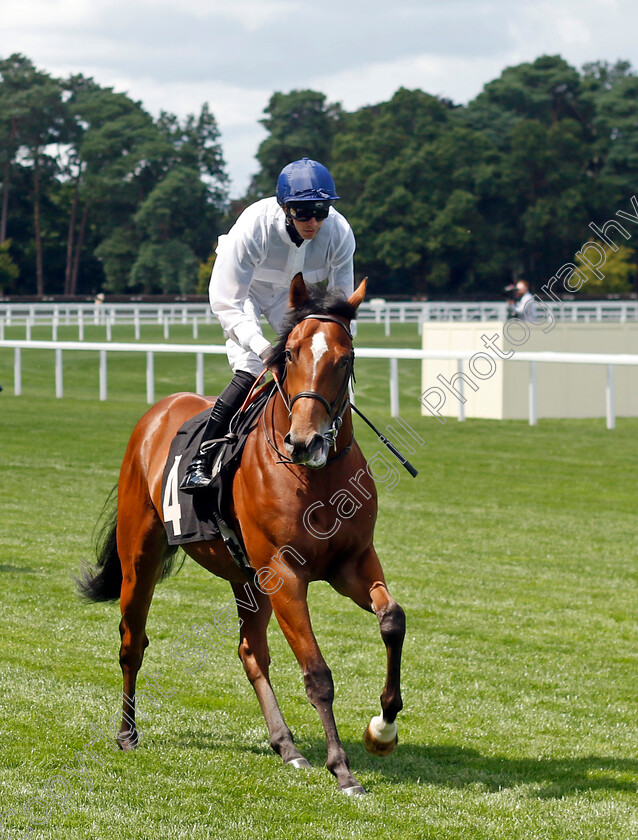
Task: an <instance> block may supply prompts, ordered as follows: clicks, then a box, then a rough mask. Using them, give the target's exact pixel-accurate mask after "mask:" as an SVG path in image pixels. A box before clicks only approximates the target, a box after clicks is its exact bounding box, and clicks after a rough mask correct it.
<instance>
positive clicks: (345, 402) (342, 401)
mask: <svg viewBox="0 0 638 840" xmlns="http://www.w3.org/2000/svg"><path fill="white" fill-rule="evenodd" d="M309 320H316V321H330V322H332V323H334V324H339V326H340V327H341V328H342V329H343V330H345V331H346V333H347V334H348V338H349V339H350V341H352V339H353V336H352V333H351V332H350V330H349V329H348V327H347V326H346V325H345V324H344V323H343V321H340V320H339V318H335V317H334V316H332V315H321V314H318V313H312V314H310V315H306V316H305V318H302V319H301V321H299V323H300V324H301V323H302V322H303V321H309ZM272 375H273V379H274V380H275V385H276V386H277V390H278V391H279V394H280V396H281V399H282V401H283V404H284V406H285V407H286V409H287V411H288V419H289V420H292V407H293V406H294V404H295V403H296V402H297V400H301V399H310V400H317V401H318V402H320V403H321V405H322V406H323V407H324V408H325V410H326V413H327V414H328V418H329V420H330V428H329V429H328V431H327V432H325V433H324V434H323V435H322V437H323V438H324V440H326V441H327V442H328V444H329V445H330V446H331V447H333V448H334V449H336V448H337V436H338V434H339V430H340V429H341V425H342V423H343V415H344V414H345V412H346V409H347V408H348V406H349V405H350V394H349V393H348V386H349V384H350V379H352V380H353V381H354V348H351V350H350V357H349V361H348V365H347V367H346V371H345V374H344V377H343V382H342V383H341V387H340V388H339V391H338V393H337V396H336V397H335V398H334V400H333V401H332V402H331V403H330V402H328V400H327V399H326V398H325V397H324V396H323V395H322V394H320V393H318V392H317V391H299V392H298V393H297V394H295V395H294V396H293V397H289V396H288V395H287V394H286V392H285V391H284V389H283V388H282V383H283V381H284V380H285V375H284V379H282V381H281V382H280V381H279V377H278V376H277V374H276V372H275V371H274V370H273V371H272ZM262 417H263V425H264V431H265V433H266V440H267V441H268V443H269V444H270V446H271V447H272V448H273V449H274V450H275V452H276V453H277V454H278V455H279V456H280V458H281V459H282V461H283V462H284V463H290V464H292V463H294V461H293V460H292V458H289V457H288V456H287V455H284V453H283V452H280V451H279V449H277V446H276V445H275V443H274V442H273V441H272V440H271V438H270V436H269V434H268V431H267V429H266V421H265V411H264V414H263V415H262ZM351 447H352V441H350V444H349V445H348V446H347V447H346V449H344V450H343V451H342V452H340V453H339V454H338V455H335V456H334V457H332V458H329V459H328V462H331V461H335V460H336V459H337V458H341V457H342V456H343V455H345V454H347V453H348V452H349V451H350V449H351Z"/></svg>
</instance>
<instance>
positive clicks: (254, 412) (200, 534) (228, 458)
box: [162, 382, 275, 579]
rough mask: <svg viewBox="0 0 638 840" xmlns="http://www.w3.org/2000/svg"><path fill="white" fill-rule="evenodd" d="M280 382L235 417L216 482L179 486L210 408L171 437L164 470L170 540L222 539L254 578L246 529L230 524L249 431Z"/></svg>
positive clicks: (218, 457)
mask: <svg viewBox="0 0 638 840" xmlns="http://www.w3.org/2000/svg"><path fill="white" fill-rule="evenodd" d="M274 387H275V383H274V382H269V383H267V384H266V385H264V386H262V387H261V388H260V389H259V390H258V391H257V392H256V394H255V397H254V399H253V400H252V402H250V403H249V404H248V406H246V407H245V408H244V410H243V411H242V412H241V413H238V414H236V415H235V416H234V417H233V419H232V421H231V433H230V434H227V435H226V437H225V438H223V442H222V443H221V444H220V445H219V446H218V450H217V454H216V455H215V458H214V461H213V470H212V473H213V481H212V483H211V485H210V486H209V487H207V488H206V489H203V490H200V491H199V492H197V493H194V494H192V495H191V494H189V493H184V492H182V491H181V490H180V489H179V485H180V482H181V480H182V478H183V476H184V473H185V472H186V467H187V466H188V464H190V462H191V460H192V459H193V458H194V457H195V455H196V454H197V452H198V451H199V447H200V444H201V441H202V437H203V433H204V428H205V426H206V421H207V419H208V416H209V413H210V409H206V410H205V411H202V412H200V413H199V414H196V415H195V416H194V417H191V418H190V420H187V421H186V422H185V423H184V424H183V425H182V426H180V428H179V429H178V431H177V434H176V435H175V437H174V438H173V440H172V442H171V447H170V450H169V453H168V459H167V461H166V466H165V467H164V472H163V475H162V514H163V518H164V527H165V529H166V536H167V538H168V542H169V545H186V544H187V543H192V542H200V541H202V540H206V541H208V540H217V539H220V537H221V539H223V540H224V542H225V543H226V545H227V547H228V549H229V551H230V553H231V554H232V556H233V558H234V560H235V562H237V564H238V565H239V567H240V568H241V569H242V570H243V571H244V572H245V573H246V574H247V575H248V577H249V578H251V579H252V577H253V574H252V572H253V570H252V569H251V567H250V564H249V563H248V560H247V559H246V553H245V550H244V546H243V541H242V539H241V534H236V533H235V532H234V531H233V530H232V528H231V527H230V526H229V525H228V524H227V523H228V520H229V515H228V512H229V509H230V501H231V493H232V486H233V476H234V475H235V472H236V471H237V468H238V466H239V463H240V461H241V456H242V452H243V451H244V446H245V444H246V440H247V438H248V435H249V434H250V432H251V431H252V430H253V429H254V428H255V426H256V424H257V421H258V420H259V416H260V414H261V412H262V410H263V408H264V406H265V404H266V403H267V402H268V399H269V398H270V395H271V393H272V391H273V388H274Z"/></svg>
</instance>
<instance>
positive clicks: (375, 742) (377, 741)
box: [363, 716, 399, 756]
mask: <svg viewBox="0 0 638 840" xmlns="http://www.w3.org/2000/svg"><path fill="white" fill-rule="evenodd" d="M398 743H399V735H398V727H397V724H396V721H393V722H392V723H385V721H384V720H383V717H381V716H379V717H373V718H372V720H371V721H370V723H369V724H368V727H367V729H366V731H365V732H364V733H363V745H364V747H365V748H366V750H367V751H368V752H369V753H370V755H378V756H383V755H390V753H391V752H393V750H394V748H395V747H396V745H397V744H398Z"/></svg>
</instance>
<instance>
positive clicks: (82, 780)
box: [0, 325, 638, 840]
mask: <svg viewBox="0 0 638 840" xmlns="http://www.w3.org/2000/svg"><path fill="white" fill-rule="evenodd" d="M12 329H15V330H16V332H15V333H14V334H12V333H11V332H10V331H9V330H7V338H11V337H16V338H17V337H20V338H21V337H23V335H24V330H23V329H22V330H21V329H18V328H12ZM66 329H67V328H61V329H60V333H59V337H60V338H61V339H64V338H67V339H75V338H76V336H77V333H76V331H75V330H73V329H71V328H69V329H68V333H67V332H65V330H66ZM153 329H154V330H155V332H153V333H151V332H147V330H153ZM188 335H189V331H188V329H187V328H186V327H182V328H179V329H178V328H174V329H172V331H171V340H176V341H185V340H188ZM33 337H34V338H36V337H37V338H46V337H50V331H48V334H47V330H46V329H44V328H42V332H41V333H39V334H38V331H37V330H34V332H33ZM86 338H87V339H102V338H103V330H102V331H101V333H100V334H99V335H98V334H97V332H96V333H95V334H91V332H90V330H89V329H87V332H86ZM113 338H114V340H131V339H132V328H125V327H122V328H118V329H116V330H114V334H113ZM219 339H220V334H219V332H217V331H215V329H214V328H213V327H210V328H208V332H206V330H204V328H203V327H202V328H201V330H200V341H215V342H218V341H219ZM142 340H143V341H148V340H157V341H161V340H163V339H162V334H161V330H160V329H159V328H157V327H155V328H150V327H149V328H145V329H143V332H142ZM190 340H192V336H191V339H190ZM358 343H359V344H360V345H372V344H379V345H380V344H384V343H386V344H391V345H392V346H411V345H416V344H417V336H416V329H415V328H414V327H411V326H402V327H394V326H393V335H392V337H391V339H389V340H386V339H384V338H383V336H382V334H381V329H380V328H379V327H376V326H374V325H369V326H368V325H362V326H361V328H360V332H359V338H358ZM144 364H145V363H144V357H143V356H142V355H140V356H135V355H133V354H122V355H117V356H116V355H115V354H113V355H112V356H109V400H108V401H107V402H103V403H100V402H99V401H98V399H97V393H98V364H97V354H91V353H83V352H80V353H74V354H71V353H69V354H67V356H65V398H64V399H62V400H56V399H55V397H54V386H53V354H52V353H50V352H44V351H42V352H40V351H28V352H27V351H24V353H23V395H22V396H21V397H14V396H13V393H12V390H13V389H12V376H13V354H12V351H7V350H0V383H1V384H2V385H4V389H5V390H4V392H3V393H2V394H0V440H1V450H0V451H1V453H2V470H1V472H0V487H1V490H2V528H1V530H0V584H1V586H2V590H1V591H2V601H1V603H2V610H1V612H0V641H1V645H2V648H1V649H2V655H1V661H0V720H1V722H2V738H1V740H0V782H1V785H2V787H1V789H2V800H1V802H0V819H2V820H3V822H2V823H0V825H1V826H2V829H0V837H3V836H6V837H8V838H26V837H32V838H36V840H40V839H41V840H45V838H51V840H62V838H64V840H89V838H90V840H124V838H126V840H151V838H153V840H154V838H162V840H164V838H165V839H166V840H177V838H180V839H181V838H188V840H204V838H233V837H242V838H260V839H261V838H281V840H289V839H290V840H292V838H307V839H308V840H315V838H316V840H320V838H321V840H324V838H339V840H341V838H353V837H354V838H370V837H375V838H397V837H406V838H415V839H416V838H418V840H550V838H551V840H578V838H587V840H599V839H600V840H603V838H604V840H631V838H637V837H638V808H637V804H636V803H637V799H636V794H637V786H638V756H637V740H638V739H637V726H636V721H637V705H638V704H637V702H636V698H637V696H638V677H637V674H638V667H637V666H638V657H637V655H636V631H637V630H638V614H637V612H638V609H637V604H638V598H637V594H638V592H637V590H638V568H637V563H636V557H637V554H638V539H637V533H638V512H637V506H636V475H637V473H638V447H637V446H636V440H637V438H638V421H636V420H623V419H620V420H619V421H618V427H617V428H616V429H615V430H614V431H607V430H606V429H605V424H604V420H591V421H582V420H579V421H577V420H566V421H549V420H542V421H540V423H539V425H538V426H536V427H534V428H530V427H529V426H527V425H526V424H525V423H521V422H513V421H510V422H490V421H467V422H466V423H458V422H456V421H452V420H450V421H449V422H447V423H446V424H445V425H441V424H439V423H438V422H436V421H435V420H432V419H426V418H422V417H421V416H420V414H419V405H418V402H417V397H418V394H419V393H420V390H421V389H420V380H419V376H418V372H419V367H418V363H403V362H402V363H401V364H400V375H401V415H402V417H403V418H404V419H405V420H406V421H407V422H408V423H409V424H410V425H411V426H412V427H413V428H414V429H416V430H417V431H418V432H419V434H420V435H421V436H422V437H423V438H424V439H425V441H426V443H425V445H424V446H422V447H420V448H419V449H418V451H417V453H416V454H415V455H414V456H411V460H412V461H413V462H414V463H415V465H416V466H417V467H418V469H419V470H420V475H419V477H418V478H417V479H416V480H414V479H412V478H411V477H410V476H409V475H408V474H407V472H402V474H401V480H400V482H399V484H398V485H397V486H396V487H395V488H394V489H393V490H391V491H389V490H387V489H384V488H380V493H379V496H380V515H379V521H378V526H377V539H376V545H377V549H378V551H379V555H380V557H381V558H382V561H383V564H384V568H385V571H386V576H387V578H388V581H389V585H390V588H391V591H392V592H393V594H394V596H395V597H396V598H397V600H398V601H399V602H400V603H401V604H402V605H403V607H404V608H405V610H406V613H407V621H408V632H407V637H406V645H405V655H404V678H403V694H404V702H405V708H404V711H403V712H402V714H401V715H400V718H399V739H400V743H399V747H398V748H397V750H396V751H395V752H394V753H393V754H392V755H391V756H389V757H387V758H385V759H377V758H373V757H372V756H369V755H368V754H367V753H366V751H365V749H364V747H363V744H362V733H363V730H364V728H365V726H366V725H367V723H368V721H369V719H370V717H371V716H372V715H373V714H377V713H378V711H379V700H378V697H379V694H380V692H381V689H382V685H383V678H384V672H385V653H384V649H383V645H382V642H381V639H380V636H379V633H378V629H377V622H376V620H375V618H374V617H373V616H370V615H368V614H366V613H364V612H362V611H361V610H358V608H357V607H355V606H354V604H352V603H351V602H349V601H346V600H345V599H344V598H342V597H340V596H339V595H337V594H336V593H335V592H333V591H332V590H331V589H330V588H329V587H328V586H327V585H325V584H315V585H314V587H312V588H311V598H310V607H311V613H312V616H313V622H314V627H315V630H316V634H317V637H318V639H319V642H320V645H321V647H322V650H323V653H324V655H325V657H326V660H327V661H328V664H329V665H330V667H331V668H332V671H333V675H334V679H335V685H336V702H335V714H336V718H337V723H338V725H339V729H340V734H341V736H342V739H343V742H344V745H345V747H346V749H347V751H348V753H349V756H350V760H351V764H352V767H353V770H354V772H355V774H356V775H357V777H358V778H359V780H360V781H361V782H362V784H363V785H364V786H365V787H366V788H367V790H368V791H369V795H368V796H366V797H359V798H356V799H352V798H348V797H345V796H343V795H342V794H340V793H338V791H337V789H336V782H335V780H334V779H333V777H332V776H331V775H330V774H329V773H328V771H327V770H326V769H325V767H324V766H323V765H324V761H325V742H324V739H323V732H322V729H321V726H320V723H319V719H318V716H317V715H316V713H315V711H314V709H312V707H311V706H310V705H309V704H308V702H307V700H306V699H305V695H304V690H303V681H302V678H301V674H300V671H299V668H298V666H297V663H296V661H295V660H294V657H293V655H292V653H291V651H290V649H289V648H288V647H287V645H286V643H285V641H284V639H283V636H282V634H281V632H280V631H279V628H278V627H277V625H276V622H275V621H274V620H273V622H272V624H271V629H270V635H269V638H270V643H271V649H272V657H273V664H272V677H273V684H274V687H275V691H276V692H277V694H278V697H279V700H280V704H281V706H282V710H283V712H284V715H285V717H286V719H287V721H288V723H289V725H290V727H291V729H292V730H293V732H294V734H295V738H296V740H297V743H298V745H299V747H300V749H301V751H302V752H303V753H304V754H305V755H306V756H307V758H308V759H309V760H310V761H311V763H312V764H313V769H312V770H311V771H308V772H304V771H294V770H292V769H290V768H284V767H283V766H282V765H281V762H280V759H279V758H278V757H277V756H276V755H274V754H273V753H272V752H271V750H270V748H269V746H268V740H267V733H266V727H265V723H264V721H263V718H262V716H261V712H260V710H259V707H258V704H257V700H256V698H255V696H254V693H253V691H252V688H251V687H250V685H249V683H248V681H247V680H246V678H245V676H244V672H243V668H242V667H241V664H240V662H239V660H238V658H237V656H236V650H235V649H236V644H235V640H234V639H228V640H227V641H226V642H225V645H224V646H223V647H221V648H219V649H218V650H217V651H216V652H214V653H212V652H211V655H210V656H209V658H208V661H207V663H206V665H205V667H203V668H202V669H201V670H200V671H199V672H197V673H196V674H189V673H187V672H186V669H185V667H184V666H183V664H182V663H179V662H176V660H175V659H174V658H172V657H171V652H170V651H171V645H172V644H173V643H174V642H175V641H176V640H177V639H178V638H179V637H180V636H181V635H183V634H185V633H188V632H189V630H190V628H191V626H192V625H193V624H194V623H196V624H202V623H204V622H206V621H209V620H210V617H211V615H212V613H213V612H214V611H215V610H216V609H218V608H219V607H220V606H222V605H223V604H225V603H227V602H228V601H229V600H230V588H229V587H228V585H227V584H225V583H224V582H223V581H221V580H218V579H216V578H213V577H212V576H210V575H209V574H208V573H206V572H205V571H204V570H203V569H201V568H200V567H198V566H197V565H196V564H195V563H193V562H192V561H191V560H187V561H186V562H185V564H184V566H183V568H182V570H181V571H180V572H179V574H177V575H176V576H174V577H172V578H170V579H169V580H167V581H166V582H164V583H163V584H161V585H160V586H159V587H158V589H157V590H156V595H155V599H154V601H153V606H152V608H151V614H150V618H149V624H148V635H149V637H150V641H151V644H150V647H149V649H148V651H147V654H146V658H145V661H144V666H143V672H142V673H146V674H148V673H151V672H154V671H159V672H161V683H162V685H163V686H164V688H165V689H166V692H167V694H171V696H170V697H166V699H165V700H164V701H163V704H162V706H161V708H157V709H155V708H151V709H149V712H148V720H145V721H142V722H141V729H142V733H143V737H142V742H141V745H140V747H139V749H138V750H137V751H136V752H134V753H129V754H123V753H121V752H116V751H113V750H112V749H111V748H110V746H109V745H108V744H107V743H106V742H104V741H102V740H99V739H98V740H97V741H96V742H95V744H94V746H93V748H92V751H93V755H92V756H91V755H90V754H89V753H88V752H87V751H84V757H85V769H84V770H82V768H81V766H80V765H79V764H78V759H77V753H78V752H79V753H82V752H83V750H84V748H85V745H87V744H89V743H90V742H91V741H93V740H94V739H95V738H96V737H97V736H96V731H95V729H96V728H97V729H98V730H99V729H103V730H104V729H106V728H107V726H108V721H109V718H110V717H111V716H112V715H113V714H114V713H115V712H117V711H118V708H119V692H120V689H121V684H120V671H119V665H118V662H117V654H118V648H119V634H118V629H117V626H118V621H119V609H118V606H117V605H98V604H92V603H85V602H82V601H81V600H80V599H79V598H78V596H77V595H76V594H75V591H74V584H73V579H72V576H73V574H74V573H77V572H78V570H79V569H80V566H81V563H82V561H83V559H90V557H91V536H92V531H93V527H94V524H95V521H96V519H97V517H98V514H99V512H100V510H101V508H102V505H103V503H104V500H105V498H106V496H107V494H108V492H109V490H110V489H111V487H112V486H113V485H114V483H115V482H116V480H117V473H118V470H119V464H120V461H121V458H122V455H123V452H124V448H125V445H126V442H127V440H128V436H129V434H130V432H131V430H132V428H133V426H134V424H135V422H136V420H137V419H138V417H139V416H140V415H141V414H142V413H143V411H145V410H146V405H145V402H144V400H145V382H144V375H145V367H144ZM387 371H388V366H387V362H376V361H364V360H361V361H359V362H358V363H357V398H358V404H359V405H360V407H361V408H362V409H363V410H364V411H365V412H366V413H367V414H369V416H370V418H371V419H372V420H373V421H374V422H376V423H377V424H378V425H379V426H380V427H381V428H383V427H384V426H385V425H386V423H388V422H390V418H389V415H388V403H389V400H388V385H387ZM227 379H228V371H227V367H226V362H225V360H224V359H222V358H219V359H217V358H215V359H213V358H208V359H207V360H206V390H207V391H209V392H210V393H215V392H216V391H218V390H219V389H220V388H221V387H222V386H223V385H224V383H225V382H226V381H227ZM194 384H195V365H194V359H192V358H186V357H169V356H166V357H163V356H158V357H157V358H156V398H157V399H159V398H160V397H162V396H163V395H165V394H168V393H170V392H172V391H177V390H183V389H192V388H193V387H194ZM357 437H358V439H359V440H360V442H361V444H362V447H363V449H364V452H365V453H367V454H368V456H371V455H372V454H373V453H374V452H375V451H376V450H377V448H378V444H377V443H376V442H375V440H374V437H373V435H372V433H371V432H369V430H368V429H367V427H365V426H363V425H362V424H361V423H360V422H359V423H358V425H357ZM2 830H4V835H3V834H2Z"/></svg>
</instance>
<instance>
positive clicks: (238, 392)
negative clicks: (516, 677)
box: [180, 158, 355, 493]
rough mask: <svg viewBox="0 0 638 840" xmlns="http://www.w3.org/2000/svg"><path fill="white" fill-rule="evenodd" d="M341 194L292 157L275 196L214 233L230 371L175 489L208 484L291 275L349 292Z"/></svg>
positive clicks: (316, 166)
mask: <svg viewBox="0 0 638 840" xmlns="http://www.w3.org/2000/svg"><path fill="white" fill-rule="evenodd" d="M338 198H339V196H338V195H337V192H336V188H335V183H334V180H333V178H332V175H331V174H330V172H329V171H328V170H327V169H326V167H325V166H323V165H322V164H321V163H318V162H317V161H314V160H310V159H309V158H303V159H302V160H296V161H293V163H289V164H288V165H287V166H285V167H284V168H283V169H282V170H281V173H280V175H279V178H278V180H277V190H276V196H274V197H272V198H264V199H262V200H261V201H257V202H255V204H251V205H250V207H247V208H246V210H244V212H243V213H242V214H241V216H240V217H239V218H238V219H237V221H236V223H235V224H234V225H233V227H232V228H231V230H230V231H229V233H228V234H227V235H225V236H220V237H219V242H218V244H217V258H216V259H215V264H214V266H213V272H212V275H211V278H210V286H209V297H210V305H211V308H212V310H213V313H214V314H215V315H216V316H217V318H218V319H219V322H220V324H221V325H222V328H223V330H224V334H225V336H226V339H227V340H226V352H227V354H228V361H229V362H230V366H231V367H232V369H233V374H234V376H233V378H232V380H231V381H230V383H229V384H228V385H227V386H226V388H224V390H223V391H222V392H221V394H220V395H219V397H218V398H217V400H216V402H215V404H214V406H213V407H212V409H211V412H210V417H209V419H208V422H207V424H206V428H205V430H204V436H203V438H202V446H201V448H200V450H199V452H198V453H197V455H196V456H195V458H194V459H193V460H192V461H191V463H190V464H189V466H188V467H187V470H186V474H185V475H184V478H183V480H182V482H181V484H180V490H183V491H184V492H186V493H195V492H197V491H198V490H199V489H200V488H204V487H208V486H209V484H210V483H211V481H212V477H211V468H212V462H213V455H214V451H215V449H216V446H215V444H212V443H211V442H212V441H220V440H221V439H223V436H224V434H225V433H226V432H227V430H228V424H229V423H230V420H231V418H232V416H233V415H234V414H235V413H236V412H237V410H238V409H239V407H240V406H241V405H242V403H243V401H244V400H245V399H246V396H247V395H248V393H249V391H250V389H251V387H252V385H253V384H254V382H255V380H256V378H257V377H258V376H259V375H260V374H261V373H262V371H263V369H264V360H265V359H266V358H267V356H268V353H269V351H270V348H271V344H270V342H269V341H268V339H267V338H266V337H265V336H264V334H263V332H262V329H261V326H260V323H259V318H260V315H264V316H265V317H266V319H267V321H268V323H269V324H270V326H271V327H272V328H273V329H274V330H275V332H277V333H278V332H279V330H280V328H281V324H282V321H283V318H284V315H285V313H286V309H287V307H288V295H289V288H290V284H291V282H292V279H293V277H294V276H295V275H296V274H297V273H298V272H303V276H304V280H305V282H306V283H319V282H321V281H322V280H326V279H327V281H328V288H330V289H340V290H342V291H343V292H344V294H345V295H346V296H349V295H351V294H352V290H353V285H354V270H353V254H354V250H355V240H354V234H353V233H352V229H351V227H350V225H349V224H348V222H347V221H346V219H345V218H344V217H343V216H342V215H341V214H340V213H338V212H337V211H336V210H335V209H334V207H333V204H334V202H335V201H337V199H338Z"/></svg>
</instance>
